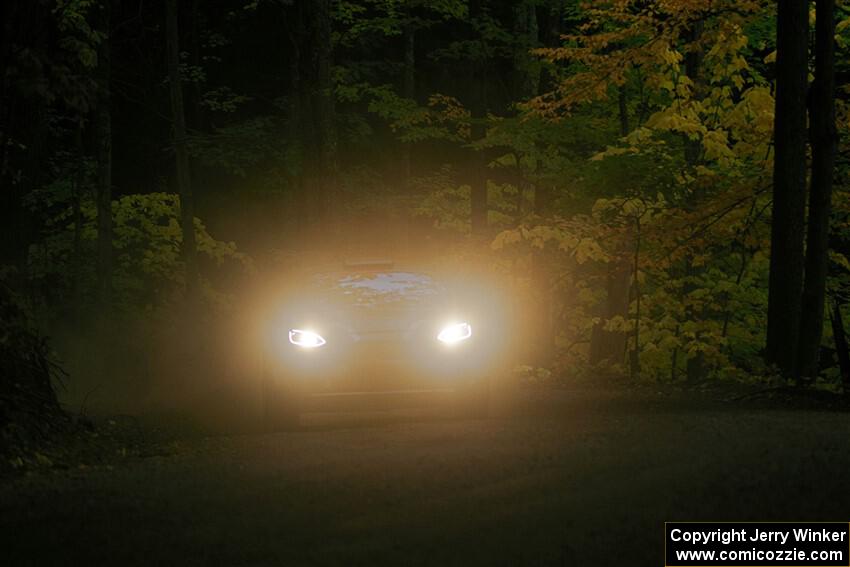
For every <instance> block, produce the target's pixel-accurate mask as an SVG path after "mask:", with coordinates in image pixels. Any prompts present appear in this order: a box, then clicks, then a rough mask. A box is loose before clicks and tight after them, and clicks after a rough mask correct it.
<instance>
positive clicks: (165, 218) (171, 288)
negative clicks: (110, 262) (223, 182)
mask: <svg viewBox="0 0 850 567" xmlns="http://www.w3.org/2000/svg"><path fill="white" fill-rule="evenodd" d="M179 212H180V204H179V198H178V197H177V196H176V195H173V194H169V193H150V194H147V195H127V196H124V197H121V198H120V199H118V200H117V201H114V202H113V203H112V215H113V222H114V229H113V232H114V240H113V247H114V251H115V252H114V253H115V271H114V276H113V285H114V288H115V292H114V293H115V302H116V306H117V307H119V308H120V309H122V310H127V311H153V310H158V309H161V308H166V307H169V306H173V305H176V304H179V303H180V302H181V301H182V297H183V288H184V278H183V273H184V270H183V260H182V258H181V255H180V245H181V242H182V233H181V229H180V224H179ZM80 213H81V216H80V220H79V224H76V223H75V219H74V212H73V208H72V207H66V208H64V209H63V210H62V211H61V212H60V213H59V214H57V215H56V216H54V217H52V218H51V219H50V222H49V223H48V224H47V233H46V235H45V238H44V239H43V240H42V241H41V242H40V243H39V244H38V245H37V246H35V247H34V248H33V250H31V253H30V277H31V278H33V279H34V280H35V281H36V282H43V285H49V286H61V287H64V288H66V289H70V288H72V287H73V286H74V285H75V283H74V278H75V277H77V278H80V279H81V280H82V281H81V282H79V284H77V285H80V284H82V285H83V286H84V288H85V289H89V290H93V289H94V288H95V285H94V278H95V273H94V266H95V262H94V261H93V258H94V255H95V250H94V245H95V241H96V238H97V226H96V223H97V210H96V208H95V206H94V203H93V202H91V201H90V200H84V201H82V202H81V204H80ZM77 230H78V231H79V235H80V242H79V244H78V246H79V248H75V246H77V245H76V244H75V239H74V235H75V231H77ZM195 238H196V240H197V246H198V254H199V257H200V258H201V259H202V262H203V264H202V274H203V276H204V278H203V282H202V286H203V295H204V298H205V299H206V300H207V301H209V302H211V303H212V304H213V305H217V306H220V307H224V306H226V304H227V302H228V301H229V300H228V297H227V295H226V294H223V293H221V292H220V291H219V290H217V289H216V287H215V284H214V282H216V281H218V280H221V277H222V276H226V275H227V272H228V271H234V272H235V273H242V274H244V273H251V272H252V271H253V264H252V262H251V259H250V258H248V257H247V256H246V255H245V254H243V253H241V252H239V251H238V250H237V249H236V245H235V244H234V243H233V242H221V241H218V240H216V239H214V238H213V237H212V236H210V234H209V233H208V232H207V230H206V227H205V226H204V224H203V223H202V222H201V220H200V219H197V218H196V219H195ZM77 255H79V256H77ZM74 266H80V267H81V271H80V272H79V273H78V274H76V275H75V271H76V270H75V268H74ZM90 299H91V298H90Z"/></svg>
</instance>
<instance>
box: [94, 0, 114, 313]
mask: <svg viewBox="0 0 850 567" xmlns="http://www.w3.org/2000/svg"><path fill="white" fill-rule="evenodd" d="M110 4H111V2H110V0H107V1H106V2H105V3H104V5H103V7H102V10H103V12H102V18H101V28H102V30H103V34H104V37H103V39H102V40H101V42H100V44H99V45H98V50H97V70H96V75H97V82H98V97H97V101H96V106H95V111H94V131H95V139H96V161H97V199H96V200H97V282H98V300H99V302H100V304H101V308H105V309H108V307H109V305H110V303H111V300H112V105H111V86H110V76H111V65H112V60H111V51H110V42H111V31H110V20H111V18H110V16H111V5H110Z"/></svg>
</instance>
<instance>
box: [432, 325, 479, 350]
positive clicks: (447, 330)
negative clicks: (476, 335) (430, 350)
mask: <svg viewBox="0 0 850 567" xmlns="http://www.w3.org/2000/svg"><path fill="white" fill-rule="evenodd" d="M471 336H472V327H471V326H470V325H469V323H454V324H452V325H448V326H446V327H443V330H442V331H440V334H439V335H437V340H438V341H440V342H442V343H445V344H447V345H453V344H455V343H459V342H461V341H465V340H466V339H468V338H469V337H471Z"/></svg>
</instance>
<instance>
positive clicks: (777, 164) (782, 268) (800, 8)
mask: <svg viewBox="0 0 850 567" xmlns="http://www.w3.org/2000/svg"><path fill="white" fill-rule="evenodd" d="M777 13H778V17H777V46H776V57H777V59H776V117H775V121H774V147H775V156H774V167H773V221H772V224H771V234H770V249H771V253H770V281H769V289H768V305H767V345H766V350H765V358H766V361H767V362H768V363H770V364H775V365H776V366H778V368H779V370H780V371H781V372H782V373H783V375H785V376H791V375H792V374H793V372H794V370H795V365H796V358H797V344H798V338H799V331H800V309H801V291H802V284H803V224H804V208H805V194H806V87H807V84H806V83H807V80H808V77H807V73H808V69H807V40H808V28H809V10H808V2H807V1H806V0H780V2H779V5H778V11H777Z"/></svg>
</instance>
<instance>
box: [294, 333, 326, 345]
mask: <svg viewBox="0 0 850 567" xmlns="http://www.w3.org/2000/svg"><path fill="white" fill-rule="evenodd" d="M289 342H290V343H292V344H294V345H295V346H299V347H301V348H318V347H320V346H322V345H324V344H326V343H327V342H328V341H326V340H325V339H324V337H322V335H320V334H319V333H315V332H313V331H305V330H303V329H290V330H289Z"/></svg>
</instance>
